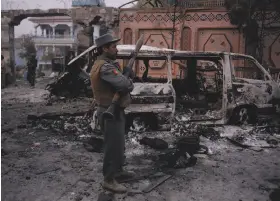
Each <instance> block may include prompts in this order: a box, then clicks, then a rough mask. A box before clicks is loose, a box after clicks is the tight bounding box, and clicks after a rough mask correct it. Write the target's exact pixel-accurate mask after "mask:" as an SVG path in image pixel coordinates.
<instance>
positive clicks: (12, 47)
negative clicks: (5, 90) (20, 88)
mask: <svg viewBox="0 0 280 201" xmlns="http://www.w3.org/2000/svg"><path fill="white" fill-rule="evenodd" d="M9 51H10V68H11V73H12V76H13V80H12V81H13V82H14V81H15V79H16V73H15V27H14V26H13V25H9Z"/></svg>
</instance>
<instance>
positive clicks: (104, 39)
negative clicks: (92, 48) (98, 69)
mask: <svg viewBox="0 0 280 201" xmlns="http://www.w3.org/2000/svg"><path fill="white" fill-rule="evenodd" d="M120 40H121V39H119V38H114V37H113V36H112V35H111V34H104V35H102V36H100V37H98V38H96V39H95V45H96V47H97V48H98V47H102V46H103V45H106V44H108V43H116V42H119V41H120Z"/></svg>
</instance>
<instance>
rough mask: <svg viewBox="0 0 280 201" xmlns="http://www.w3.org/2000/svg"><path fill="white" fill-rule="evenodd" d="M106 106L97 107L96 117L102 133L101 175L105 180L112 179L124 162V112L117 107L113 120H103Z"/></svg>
mask: <svg viewBox="0 0 280 201" xmlns="http://www.w3.org/2000/svg"><path fill="white" fill-rule="evenodd" d="M106 110H107V108H104V107H98V108H97V118H98V121H99V122H100V126H101V131H102V133H103V135H104V158H103V176H104V179H105V180H107V181H108V180H109V181H110V180H112V179H114V178H115V175H116V173H117V172H118V171H120V170H121V169H122V165H123V163H124V149H125V113H124V109H122V108H118V109H117V111H116V113H115V118H114V119H113V120H104V119H103V118H102V114H103V112H105V111H106Z"/></svg>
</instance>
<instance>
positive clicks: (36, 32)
mask: <svg viewBox="0 0 280 201" xmlns="http://www.w3.org/2000/svg"><path fill="white" fill-rule="evenodd" d="M34 28H35V36H37V28H38V26H37V25H36V26H35V27H34Z"/></svg>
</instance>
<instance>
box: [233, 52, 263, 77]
mask: <svg viewBox="0 0 280 201" xmlns="http://www.w3.org/2000/svg"><path fill="white" fill-rule="evenodd" d="M231 68H232V72H233V80H236V79H237V80H238V79H254V80H263V81H265V80H267V79H268V78H267V76H265V73H264V72H263V71H262V70H261V69H260V68H259V67H258V65H257V64H256V63H255V62H254V60H252V59H250V58H247V57H243V56H231Z"/></svg>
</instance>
